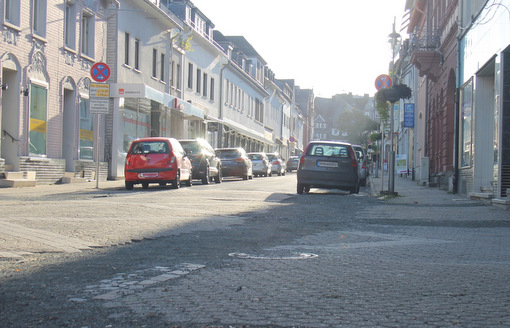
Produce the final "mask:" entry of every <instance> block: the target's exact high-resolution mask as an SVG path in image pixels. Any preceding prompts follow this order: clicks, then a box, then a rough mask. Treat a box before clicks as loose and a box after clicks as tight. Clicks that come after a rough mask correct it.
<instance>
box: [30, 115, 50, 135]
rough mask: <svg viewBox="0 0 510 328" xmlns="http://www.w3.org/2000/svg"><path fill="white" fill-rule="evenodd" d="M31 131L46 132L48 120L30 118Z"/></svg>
mask: <svg viewBox="0 0 510 328" xmlns="http://www.w3.org/2000/svg"><path fill="white" fill-rule="evenodd" d="M30 131H36V132H41V133H46V121H43V120H38V119H36V118H30Z"/></svg>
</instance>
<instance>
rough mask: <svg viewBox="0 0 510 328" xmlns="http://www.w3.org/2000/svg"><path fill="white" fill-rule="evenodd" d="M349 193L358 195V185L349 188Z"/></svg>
mask: <svg viewBox="0 0 510 328" xmlns="http://www.w3.org/2000/svg"><path fill="white" fill-rule="evenodd" d="M349 193H350V194H358V193H359V183H357V184H356V186H355V187H354V188H351V190H349Z"/></svg>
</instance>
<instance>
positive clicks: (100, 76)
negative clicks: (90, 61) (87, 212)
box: [90, 63, 110, 82]
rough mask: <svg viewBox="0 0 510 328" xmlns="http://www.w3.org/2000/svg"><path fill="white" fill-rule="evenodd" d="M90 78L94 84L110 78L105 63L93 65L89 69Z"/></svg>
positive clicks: (108, 68) (108, 69)
mask: <svg viewBox="0 0 510 328" xmlns="http://www.w3.org/2000/svg"><path fill="white" fill-rule="evenodd" d="M90 76H91V77H92V79H93V80H94V81H96V82H105V81H106V80H108V78H109V77H110V67H108V65H106V64H105V63H95V64H94V65H92V68H91V69H90Z"/></svg>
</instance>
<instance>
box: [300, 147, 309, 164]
mask: <svg viewBox="0 0 510 328" xmlns="http://www.w3.org/2000/svg"><path fill="white" fill-rule="evenodd" d="M308 148H310V145H308V146H306V148H305V151H304V152H303V154H302V155H301V157H300V158H299V164H303V163H304V162H305V155H306V153H308Z"/></svg>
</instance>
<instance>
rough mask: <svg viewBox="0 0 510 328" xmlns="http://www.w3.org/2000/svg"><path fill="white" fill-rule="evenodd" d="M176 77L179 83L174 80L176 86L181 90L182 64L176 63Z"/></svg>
mask: <svg viewBox="0 0 510 328" xmlns="http://www.w3.org/2000/svg"><path fill="white" fill-rule="evenodd" d="M175 79H176V81H177V83H175V82H174V84H175V87H176V88H177V90H180V89H181V65H179V64H176V65H175Z"/></svg>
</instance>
